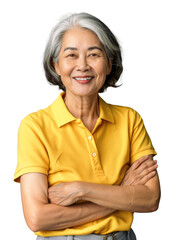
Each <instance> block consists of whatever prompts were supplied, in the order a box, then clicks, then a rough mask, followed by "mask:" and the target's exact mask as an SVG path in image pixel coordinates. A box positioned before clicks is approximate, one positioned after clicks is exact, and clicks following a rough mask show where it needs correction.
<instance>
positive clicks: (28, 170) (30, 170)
mask: <svg viewBox="0 0 172 240" xmlns="http://www.w3.org/2000/svg"><path fill="white" fill-rule="evenodd" d="M33 172H36V173H43V174H45V175H48V171H47V169H45V168H41V167H28V168H23V169H21V170H19V171H18V172H17V173H16V174H15V175H14V179H13V180H14V182H17V183H20V177H21V176H22V175H23V174H26V173H33Z"/></svg>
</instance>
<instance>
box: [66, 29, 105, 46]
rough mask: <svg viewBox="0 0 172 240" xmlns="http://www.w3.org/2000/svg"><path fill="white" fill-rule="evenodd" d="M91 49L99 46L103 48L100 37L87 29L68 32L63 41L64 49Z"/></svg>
mask: <svg viewBox="0 0 172 240" xmlns="http://www.w3.org/2000/svg"><path fill="white" fill-rule="evenodd" d="M84 46H85V47H86V48H91V47H93V46H97V47H100V48H103V45H102V43H101V42H100V40H99V38H98V36H97V35H96V34H95V33H94V32H93V31H91V30H89V29H85V28H80V27H77V28H74V29H70V30H68V31H67V32H66V33H65V34H64V36H63V39H62V48H63V49H64V48H79V47H84Z"/></svg>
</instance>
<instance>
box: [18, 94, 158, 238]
mask: <svg viewBox="0 0 172 240" xmlns="http://www.w3.org/2000/svg"><path fill="white" fill-rule="evenodd" d="M64 94H65V93H61V94H60V95H59V97H58V98H57V99H56V100H55V101H54V103H52V104H51V105H50V106H49V107H48V108H46V109H43V110H39V111H38V112H35V113H31V114H29V115H28V116H27V117H26V118H25V119H24V120H23V121H22V122H21V125H20V128H19V133H18V164H17V168H16V171H15V177H14V180H15V181H16V182H19V181H20V176H21V175H23V174H25V173H29V172H40V173H44V174H46V175H47V177H48V183H49V187H50V186H53V185H55V184H59V183H61V182H70V181H86V182H92V183H99V184H106V185H112V184H115V185H120V183H121V181H122V179H123V177H124V175H125V172H126V170H127V169H128V168H129V166H130V165H131V164H132V163H133V162H134V161H136V160H137V159H139V158H140V157H142V156H145V155H148V154H153V155H155V154H156V152H155V150H154V148H153V146H152V143H151V140H150V138H149V136H148V133H147V131H146V129H145V126H144V123H143V120H142V118H141V117H140V115H139V114H138V113H137V112H136V111H134V110H133V109H131V108H128V107H121V106H115V105H111V104H107V103H106V102H104V100H103V99H101V98H100V97H99V110H100V116H99V118H98V120H97V123H96V125H95V127H94V129H93V131H92V132H90V131H89V130H88V129H87V128H86V127H85V126H84V124H83V123H82V121H81V120H80V119H76V118H75V117H74V116H73V115H72V114H71V113H70V112H69V111H68V109H67V107H66V105H65V103H64V101H63V97H64ZM132 219H133V214H132V213H131V212H125V211H117V212H115V213H113V214H112V215H110V216H108V217H106V218H103V219H99V220H97V221H93V222H91V223H87V224H84V225H81V226H77V227H72V228H68V229H64V230H58V231H48V232H46V231H41V232H38V233H37V234H38V235H41V236H44V237H46V236H58V235H84V234H89V233H95V234H107V233H109V232H113V231H125V230H129V229H130V227H131V224H132ZM107 226H108V227H107Z"/></svg>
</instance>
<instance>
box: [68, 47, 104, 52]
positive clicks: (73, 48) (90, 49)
mask: <svg viewBox="0 0 172 240" xmlns="http://www.w3.org/2000/svg"><path fill="white" fill-rule="evenodd" d="M94 49H98V50H99V51H101V52H103V49H102V48H101V47H98V46H92V47H89V48H88V51H92V50H94ZM68 50H73V51H77V50H78V49H77V48H75V47H66V48H65V49H64V52H65V51H68Z"/></svg>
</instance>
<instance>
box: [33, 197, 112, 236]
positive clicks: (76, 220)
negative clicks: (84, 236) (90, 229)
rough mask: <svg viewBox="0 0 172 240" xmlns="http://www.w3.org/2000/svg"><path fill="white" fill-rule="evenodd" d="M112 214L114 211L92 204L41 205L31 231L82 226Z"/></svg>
mask: <svg viewBox="0 0 172 240" xmlns="http://www.w3.org/2000/svg"><path fill="white" fill-rule="evenodd" d="M113 212H114V209H109V208H106V207H102V206H99V205H97V204H94V203H91V202H89V203H79V204H75V205H71V206H68V207H63V206H59V205H55V204H42V205H40V206H39V207H37V210H36V214H35V221H34V223H33V225H32V227H31V228H32V230H33V231H34V232H37V231H50V230H60V229H65V228H69V227H74V226H78V225H82V224H85V223H88V222H91V221H94V220H98V219H100V218H103V217H106V216H108V215H110V214H112V213H113ZM45 216H46V217H45Z"/></svg>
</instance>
